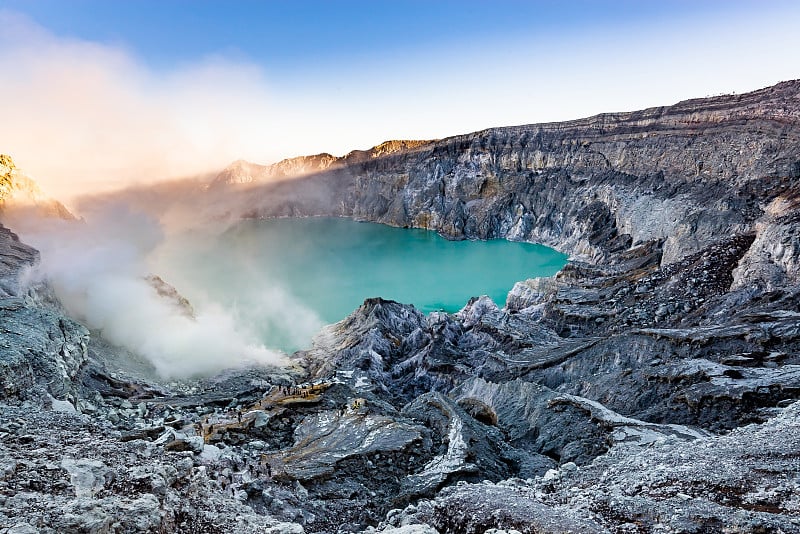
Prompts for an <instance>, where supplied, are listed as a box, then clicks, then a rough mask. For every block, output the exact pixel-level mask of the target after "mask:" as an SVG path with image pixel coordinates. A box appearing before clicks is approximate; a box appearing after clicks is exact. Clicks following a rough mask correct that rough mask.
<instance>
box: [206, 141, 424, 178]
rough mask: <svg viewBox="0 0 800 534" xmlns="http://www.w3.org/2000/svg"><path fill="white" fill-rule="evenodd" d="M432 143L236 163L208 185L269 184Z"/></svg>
mask: <svg viewBox="0 0 800 534" xmlns="http://www.w3.org/2000/svg"><path fill="white" fill-rule="evenodd" d="M432 142H433V141H402V140H394V141H385V142H383V143H381V144H379V145H376V146H374V147H372V148H370V149H369V150H353V151H351V152H349V153H347V154H346V155H344V156H341V157H337V156H334V155H332V154H328V153H327V152H323V153H321V154H314V155H311V156H298V157H295V158H287V159H284V160H281V161H279V162H278V163H274V164H272V165H260V164H258V163H251V162H249V161H245V160H237V161H234V162H233V163H231V164H230V165H228V166H227V167H226V168H225V169H223V170H222V171H221V172H220V173H219V174H218V175H217V176H216V177H215V178H214V179H213V180H212V181H211V183H210V184H209V186H210V187H211V188H215V187H219V186H222V185H235V184H252V183H266V182H271V181H275V180H281V179H285V178H294V177H298V176H305V175H308V174H314V173H317V172H321V171H324V170H327V169H330V168H332V167H336V166H342V165H350V164H353V163H358V162H362V161H368V160H370V159H373V158H379V157H382V156H387V155H390V154H394V153H397V152H401V151H405V150H412V149H414V148H417V147H420V146H424V145H426V144H429V143H432Z"/></svg>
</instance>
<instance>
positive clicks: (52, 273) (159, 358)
mask: <svg viewBox="0 0 800 534" xmlns="http://www.w3.org/2000/svg"><path fill="white" fill-rule="evenodd" d="M14 227H15V229H17V230H19V231H20V234H21V236H22V238H23V239H24V240H25V241H26V242H28V243H30V244H31V245H33V246H34V247H36V248H37V249H39V251H40V252H41V262H40V264H39V265H37V266H36V267H35V268H34V269H33V270H32V271H31V272H30V273H28V274H27V277H28V281H34V280H41V279H46V280H48V281H49V282H50V284H51V285H52V287H53V288H54V290H55V292H56V295H57V296H58V298H59V299H60V300H61V302H62V303H63V305H64V306H65V308H66V309H67V311H68V312H69V313H70V314H71V315H72V316H73V317H76V318H77V319H79V320H81V321H83V322H85V324H86V325H87V326H88V327H90V328H92V329H94V330H97V331H99V332H100V334H101V335H102V336H103V337H104V338H106V339H107V340H108V341H110V342H112V343H114V344H117V345H120V346H123V347H125V348H127V349H128V350H131V351H132V352H135V353H137V354H140V355H142V356H144V357H146V358H147V359H148V360H149V361H150V362H151V363H152V364H153V366H154V367H155V369H156V371H157V372H158V373H159V374H160V375H161V376H163V377H165V378H169V377H186V376H197V375H205V374H210V373H213V372H216V371H220V370H222V369H225V368H230V367H236V366H242V365H249V364H262V365H263V364H270V365H283V364H285V363H286V358H285V356H284V355H283V354H282V353H280V352H278V351H274V350H269V349H267V348H265V347H264V345H263V344H262V343H260V342H259V341H258V339H257V338H256V336H255V335H253V334H252V333H250V332H248V331H247V330H246V329H245V328H244V327H243V326H242V325H241V323H240V322H239V321H237V318H236V317H235V316H234V315H233V314H232V313H231V311H230V310H225V309H223V308H222V307H221V306H219V305H216V304H214V303H213V302H207V301H206V302H202V303H193V305H194V307H195V309H194V314H193V316H192V314H190V313H187V310H186V308H185V307H183V306H181V304H180V302H179V300H178V299H175V298H168V297H165V296H164V295H160V294H159V292H158V291H156V289H155V288H154V287H153V285H152V284H151V283H150V282H148V281H147V280H146V277H147V276H148V275H149V274H150V273H149V272H148V269H147V262H146V259H147V257H148V255H149V254H151V253H152V252H153V251H154V250H155V249H156V247H157V246H158V245H159V243H160V242H161V241H162V238H163V231H162V229H161V227H160V225H159V224H158V223H157V222H156V221H154V220H153V219H150V218H148V217H145V216H143V215H141V214H138V213H133V212H132V211H131V210H130V209H129V208H128V207H126V206H124V205H118V206H104V207H103V208H102V210H101V211H97V212H93V213H89V214H86V220H85V221H82V222H75V221H61V220H52V219H51V220H47V221H42V220H36V221H33V220H28V221H15V224H14ZM198 304H199V306H198Z"/></svg>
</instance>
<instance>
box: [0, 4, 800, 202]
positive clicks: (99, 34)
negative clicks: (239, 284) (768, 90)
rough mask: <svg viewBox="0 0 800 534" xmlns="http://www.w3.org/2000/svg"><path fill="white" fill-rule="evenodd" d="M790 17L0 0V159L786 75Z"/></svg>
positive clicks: (568, 102) (434, 116) (646, 9)
mask: <svg viewBox="0 0 800 534" xmlns="http://www.w3.org/2000/svg"><path fill="white" fill-rule="evenodd" d="M798 23H800V3H797V2H784V1H777V0H776V1H749V2H745V1H735V0H731V1H700V0H694V1H680V0H661V1H647V0H639V1H627V0H620V1H614V2H612V1H600V0H596V1H589V0H583V1H572V2H567V1H549V2H536V1H510V0H507V1H503V0H495V1H484V2H477V1H469V0H461V1H452V0H446V1H433V0H430V1H394V2H388V1H373V2H361V1H349V2H332V1H331V2H299V1H298V2H278V1H272V2H268V1H253V0H249V1H224V2H223V1H217V2H212V1H198V0H196V1H191V2H190V1H166V0H161V1H158V2H155V1H146V0H138V1H132V0H131V1H108V0H105V1H98V0H91V1H89V0H83V1H82V0H72V1H69V2H67V1H64V0H24V1H23V0H0V25H2V27H3V28H4V30H5V31H4V32H3V33H2V34H0V67H2V68H3V72H6V73H8V72H13V73H15V75H14V76H12V77H8V78H7V79H6V80H5V81H4V83H3V84H0V98H1V99H2V101H4V102H14V103H15V104H14V106H13V108H12V107H11V106H9V109H7V110H6V113H4V115H5V120H6V125H7V127H6V128H5V129H4V131H0V151H4V152H11V153H12V154H13V155H14V156H15V158H16V159H17V160H20V159H22V160H24V162H23V163H22V164H23V165H24V166H25V167H26V168H29V169H32V171H33V172H34V174H35V175H37V176H39V177H41V178H40V180H42V181H44V182H48V180H49V182H50V183H49V185H50V188H51V189H58V188H59V187H60V186H63V184H65V183H67V182H69V183H73V184H74V183H75V182H76V181H82V182H85V183H86V184H88V185H87V186H91V187H99V188H108V187H113V186H115V185H119V184H123V183H130V182H131V181H151V180H156V179H161V178H164V177H169V176H177V175H185V174H191V173H194V172H200V171H201V170H202V169H213V168H217V167H220V166H224V165H225V163H226V162H228V161H231V160H233V159H237V158H245V159H250V160H254V161H259V162H270V161H275V160H277V159H281V158H283V157H289V156H294V155H300V154H305V153H316V152H322V151H327V152H331V153H334V154H344V153H346V152H348V151H349V150H352V149H356V148H367V147H369V146H372V145H375V144H377V143H379V142H381V141H383V140H386V139H391V138H439V137H443V136H447V135H455V134H458V133H464V132H469V131H475V130H479V129H482V128H487V127H491V126H502V125H512V124H525V123H532V122H543V121H554V120H565V119H570V118H577V117H581V116H587V115H592V114H595V113H599V112H603V111H619V110H633V109H640V108H643V107H647V106H653V105H665V104H670V103H674V102H677V101H679V100H682V99H685V98H691V97H698V96H705V95H710V94H718V93H728V92H743V91H747V90H752V89H756V88H759V87H763V86H766V85H770V84H773V83H776V82H778V81H781V80H785V79H794V78H798V77H800V55H798V54H797V53H796V51H797V50H800V32H798V31H797V27H798ZM7 105H8V104H7ZM65 161H67V162H70V163H69V164H65ZM143 161H146V162H147V165H143V164H142V162H143Z"/></svg>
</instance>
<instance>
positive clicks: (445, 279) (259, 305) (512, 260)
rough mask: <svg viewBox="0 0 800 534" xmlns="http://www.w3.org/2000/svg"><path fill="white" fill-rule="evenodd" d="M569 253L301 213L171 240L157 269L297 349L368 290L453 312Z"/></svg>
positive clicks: (272, 342) (194, 296) (549, 270)
mask: <svg viewBox="0 0 800 534" xmlns="http://www.w3.org/2000/svg"><path fill="white" fill-rule="evenodd" d="M566 259H567V257H566V255H564V254H561V253H560V252H557V251H555V250H553V249H551V248H548V247H545V246H542V245H535V244H530V243H518V242H511V241H506V240H492V241H448V240H446V239H444V238H442V237H441V236H439V235H438V234H436V233H435V232H431V231H427V230H419V229H401V228H393V227H390V226H385V225H381V224H374V223H361V222H355V221H352V220H349V219H338V218H302V219H269V220H245V221H242V222H241V223H238V224H237V225H236V226H234V227H232V228H230V229H229V230H227V231H226V232H225V233H223V234H221V235H219V236H216V237H214V238H208V237H207V236H203V237H199V236H185V237H183V238H181V239H179V240H177V241H176V240H171V244H169V245H168V246H166V247H164V249H163V250H161V252H160V254H159V256H158V259H157V261H156V265H155V267H154V268H155V269H157V272H159V273H163V275H164V277H165V279H167V280H168V281H169V282H171V283H172V284H174V285H175V286H176V287H177V288H178V290H179V291H180V292H181V293H183V294H184V295H186V296H187V297H188V298H189V300H190V301H193V302H196V301H213V302H217V303H219V304H221V305H223V306H226V307H229V308H232V309H234V310H236V311H237V316H238V317H240V318H242V320H245V321H248V322H251V323H252V324H251V325H250V327H251V328H253V329H255V331H256V332H257V334H258V335H259V337H261V338H262V339H263V341H264V343H265V344H266V345H267V346H270V347H276V348H281V349H283V350H295V349H298V348H305V347H308V346H309V344H310V336H311V335H313V334H314V333H316V331H317V330H318V329H319V327H320V326H321V325H322V324H326V323H333V322H336V321H339V320H341V319H343V318H344V317H346V316H347V315H348V314H349V313H350V312H352V311H353V310H354V309H355V308H357V307H358V306H359V305H361V303H362V302H363V301H364V299H366V298H368V297H377V296H380V297H383V298H386V299H391V300H396V301H399V302H403V303H410V304H413V305H414V306H416V307H417V308H418V309H420V310H422V311H423V312H426V313H428V312H431V311H434V310H443V311H447V312H455V311H458V310H459V309H461V308H462V307H463V306H464V304H466V302H467V300H469V298H470V297H473V296H479V295H488V296H489V297H491V298H492V299H493V300H494V301H495V302H496V303H497V304H498V305H500V306H503V305H504V303H505V299H506V295H507V293H508V291H509V290H510V289H511V287H512V286H513V285H514V283H515V282H517V281H519V280H524V279H526V278H533V277H537V276H552V275H554V274H555V273H556V272H558V270H559V269H561V268H562V267H563V266H564V264H565V262H566Z"/></svg>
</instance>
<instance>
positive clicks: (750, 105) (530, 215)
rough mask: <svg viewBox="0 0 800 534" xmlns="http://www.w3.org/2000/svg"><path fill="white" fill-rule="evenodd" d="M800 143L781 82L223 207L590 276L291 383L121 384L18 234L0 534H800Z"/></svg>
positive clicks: (228, 199) (10, 300)
mask: <svg viewBox="0 0 800 534" xmlns="http://www.w3.org/2000/svg"><path fill="white" fill-rule="evenodd" d="M798 141H800V82H786V83H783V84H779V85H777V86H775V87H771V88H767V89H764V90H761V91H756V92H754V93H750V94H746V95H737V96H725V97H716V98H710V99H701V100H692V101H687V102H683V103H680V104H677V105H675V106H671V107H664V108H654V109H649V110H644V111H640V112H634V113H623V114H613V115H600V116H597V117H593V118H589V119H583V120H578V121H572V122H568V123H560V124H545V125H532V126H521V127H513V128H497V129H492V130H487V131H484V132H477V133H474V134H470V135H464V136H458V137H453V138H449V139H444V140H440V141H432V142H426V143H420V144H416V143H415V144H413V145H407V146H402V145H389V146H388V148H387V149H386V150H384V151H380V150H375V149H374V150H373V151H372V152H370V153H368V154H367V155H364V154H356V155H354V156H352V157H350V158H351V159H347V158H345V161H343V160H338V161H337V162H335V164H333V163H331V164H330V165H327V166H325V168H324V169H322V168H321V169H320V171H319V172H316V173H314V174H309V175H306V176H303V177H299V178H295V179H292V180H283V181H281V182H279V183H269V184H265V185H264V184H261V185H259V184H257V183H256V184H250V185H249V186H247V185H244V186H243V185H241V184H240V185H235V184H229V185H225V184H226V183H227V182H240V181H242V180H237V179H229V178H225V179H223V180H220V183H218V184H217V185H216V186H215V187H213V188H209V189H208V191H207V193H208V195H207V198H208V200H207V201H208V202H210V203H221V204H225V205H226V206H228V207H230V209H232V210H234V213H235V214H237V215H240V216H258V217H267V216H286V215H296V216H303V215H341V216H348V217H354V218H358V219H367V220H374V221H379V222H385V223H388V224H394V225H399V226H420V227H426V228H431V229H435V230H437V231H439V232H441V233H443V234H444V235H447V236H449V237H453V238H492V237H506V238H511V239H525V240H532V241H539V242H544V243H547V244H550V245H552V246H555V247H556V248H559V249H560V250H563V251H566V252H569V253H570V254H571V256H572V259H571V261H570V263H569V264H568V265H567V266H566V267H565V268H564V269H563V270H562V271H561V272H560V273H559V274H558V275H557V276H556V277H554V278H552V279H544V280H526V281H522V282H520V283H518V284H517V285H516V286H515V288H514V289H513V290H512V292H511V293H510V294H509V297H508V300H507V302H506V303H505V306H503V307H502V308H501V307H498V306H497V305H496V304H495V303H493V302H491V301H490V300H489V299H487V298H485V297H480V298H475V299H472V300H471V301H470V302H469V303H466V305H465V307H464V308H463V309H462V310H461V311H460V312H459V313H457V314H452V315H450V314H444V313H432V314H430V315H428V316H425V315H423V314H421V313H420V312H418V311H417V310H415V309H414V308H413V307H411V306H408V305H403V304H400V303H395V302H390V301H385V300H382V299H379V298H376V299H370V300H368V301H366V302H365V303H364V304H363V305H362V306H361V307H360V308H358V309H357V310H355V311H354V312H353V313H352V314H351V315H350V316H349V317H347V318H346V319H344V320H343V321H341V322H339V323H337V324H335V325H331V326H329V327H326V328H325V329H324V330H323V331H322V332H320V334H319V335H318V336H317V337H316V339H315V341H314V345H313V346H312V347H311V348H309V349H308V350H306V351H302V352H300V353H297V354H295V355H294V359H295V361H296V366H295V367H294V368H292V369H288V370H277V369H252V370H248V371H237V372H229V373H226V374H223V375H221V376H218V377H213V378H210V379H208V380H205V381H200V382H196V383H188V384H177V383H175V384H154V383H147V382H145V381H143V380H141V379H136V378H134V377H131V376H128V375H126V374H125V373H122V372H120V371H118V370H117V369H116V368H114V369H112V368H111V366H110V365H109V362H111V361H118V360H119V358H120V357H121V356H120V355H119V354H118V349H115V348H114V347H110V346H108V345H107V344H104V343H103V342H102V340H101V339H100V340H99V339H97V336H96V335H92V336H90V337H88V338H87V334H88V333H87V332H86V331H85V330H84V329H82V327H80V325H77V324H76V323H74V322H73V321H70V320H68V319H66V318H64V317H63V314H61V312H60V311H59V308H58V304H57V302H55V300H54V299H53V298H52V296H51V295H49V292H48V290H47V288H46V287H35V288H31V287H27V286H25V285H24V284H20V283H19V282H20V280H21V278H20V275H21V273H23V272H24V270H25V268H26V267H25V266H26V265H30V264H31V263H32V262H34V261H36V253H35V251H33V250H32V249H30V248H29V247H26V246H24V245H23V244H21V243H19V242H18V241H17V240H16V239H15V238H14V236H13V234H11V233H10V232H8V231H4V232H5V233H3V232H0V239H2V241H0V245H2V246H0V251H2V262H0V265H2V266H3V269H4V270H3V271H2V272H0V282H2V284H1V285H2V288H3V291H4V294H3V296H2V299H0V309H1V310H2V311H3V313H4V314H5V315H4V318H3V322H2V323H0V324H2V328H3V330H2V338H1V339H0V341H1V342H2V345H0V347H2V348H0V354H1V355H2V358H3V359H2V361H3V362H7V363H4V367H3V378H4V382H3V383H4V384H5V385H4V389H3V398H2V403H3V405H2V407H1V408H0V410H2V412H3V414H4V417H3V418H2V421H3V424H2V425H0V432H2V434H0V435H2V436H3V441H2V446H0V532H3V529H6V531H8V532H16V533H20V532H36V531H42V532H60V531H86V532H145V531H149V532H159V531H180V532H228V531H240V532H248V531H256V530H258V531H264V532H359V531H363V532H370V531H371V532H374V531H376V530H378V531H382V532H406V533H411V532H418V533H423V532H424V533H431V532H454V533H462V532H463V533H473V532H474V533H483V532H494V533H497V534H499V533H501V532H514V531H518V532H524V533H534V532H537V533H538V532H662V533H667V532H698V533H700V532H718V531H722V532H800V502H799V501H798V495H800V476H799V475H798V473H800V455H798V452H797V451H798V450H800V449H798V446H800V443H799V442H798V440H800V403H798V402H797V400H798V399H799V398H800V311H798V310H800V287H798V284H797V276H798V250H799V249H798V247H800V245H798V243H800V240H798V224H797V222H798V220H800V209H798V202H797V199H798V198H800V196H799V195H798V187H800V142H798ZM231 172H232V173H233V174H235V173H236V172H238V171H236V169H233V170H232V171H231ZM159 287H160V285H159ZM157 289H158V287H156V290H157ZM164 293H165V294H167V295H166V297H168V298H172V299H179V298H180V295H177V294H174V292H173V291H166V290H165V291H164ZM187 305H188V304H187ZM188 309H191V308H188ZM9 325H10V326H9ZM56 327H57V328H56ZM16 384H23V387H18V386H15V385H16Z"/></svg>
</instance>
